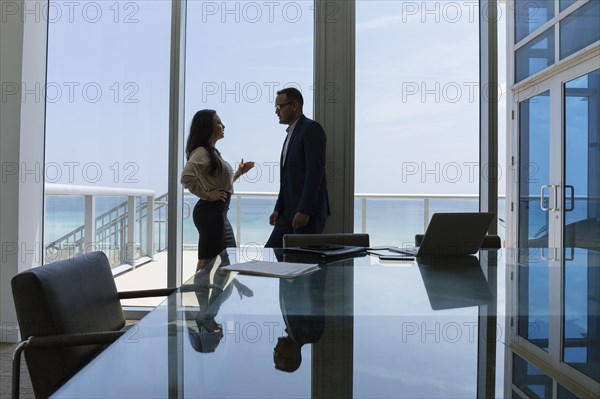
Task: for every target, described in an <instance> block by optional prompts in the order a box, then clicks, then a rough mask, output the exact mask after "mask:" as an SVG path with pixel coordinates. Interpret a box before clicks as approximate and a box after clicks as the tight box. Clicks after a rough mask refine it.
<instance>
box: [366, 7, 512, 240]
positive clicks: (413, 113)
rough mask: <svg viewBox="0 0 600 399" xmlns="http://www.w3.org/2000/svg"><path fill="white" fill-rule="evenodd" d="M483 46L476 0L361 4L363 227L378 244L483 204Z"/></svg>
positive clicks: (403, 237)
mask: <svg viewBox="0 0 600 399" xmlns="http://www.w3.org/2000/svg"><path fill="white" fill-rule="evenodd" d="M503 22H504V21H503ZM501 23H502V22H499V24H501ZM374 43H377V45H376V46H375V45H374ZM478 49H479V8H478V5H477V3H476V2H474V3H469V2H464V3H462V2H427V1H426V2H414V1H357V3H356V119H355V126H356V146H355V148H356V150H355V153H356V157H355V192H356V193H357V196H358V197H359V198H358V199H357V201H356V206H357V207H359V209H360V211H357V212H355V228H356V230H357V231H361V230H360V229H362V220H363V215H364V216H365V220H366V231H367V232H368V233H369V234H370V235H371V242H372V243H373V245H386V244H387V245H389V244H390V243H397V244H400V243H403V242H407V243H408V242H410V243H413V242H414V234H415V233H417V232H419V233H420V232H423V231H424V228H425V226H424V222H423V221H424V219H425V218H427V215H430V214H431V213H432V212H434V209H435V210H438V209H445V210H451V211H469V210H473V204H475V209H478V208H477V196H478V192H479V190H478V181H479V178H478V167H479V165H478V163H479V93H480V87H479V68H478V65H479V50H478ZM483 90H485V89H483ZM363 193H364V194H367V195H369V196H370V197H368V198H361V197H360V194H363ZM377 194H385V195H386V196H385V197H383V196H379V198H377ZM409 194H410V195H414V194H420V196H416V198H415V197H414V196H413V197H411V196H408V195H409ZM464 194H472V195H474V197H473V198H467V199H464V198H460V196H461V195H464ZM435 195H446V197H444V198H443V199H435ZM452 195H455V196H456V197H455V198H448V196H452ZM429 200H431V204H429V202H428V201H429ZM434 202H435V203H434ZM430 205H431V210H430V211H427V209H429V207H430ZM363 212H364V213H363ZM427 212H429V213H427Z"/></svg>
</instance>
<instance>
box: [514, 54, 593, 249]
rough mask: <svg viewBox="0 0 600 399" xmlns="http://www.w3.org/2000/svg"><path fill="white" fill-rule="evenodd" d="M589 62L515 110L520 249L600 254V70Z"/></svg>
mask: <svg viewBox="0 0 600 399" xmlns="http://www.w3.org/2000/svg"><path fill="white" fill-rule="evenodd" d="M594 61H596V60H594V59H592V60H590V62H585V63H582V64H581V65H579V66H577V67H576V68H573V69H571V70H568V71H565V72H563V73H561V74H558V75H556V76H554V77H552V78H551V79H549V80H547V81H545V82H542V83H540V84H539V85H537V86H536V87H535V89H536V93H535V94H534V95H532V96H530V97H528V98H526V99H524V100H523V101H521V102H519V105H518V108H517V109H518V122H517V123H518V132H519V136H518V143H519V151H518V154H519V207H518V211H519V222H518V226H519V229H518V245H519V247H520V248H556V247H579V248H587V249H596V250H598V249H600V238H599V237H600V178H599V175H600V122H599V121H600V116H599V115H598V112H597V110H598V109H599V107H600V100H599V90H600V87H599V85H600V70H599V69H597V62H596V63H595V62H594Z"/></svg>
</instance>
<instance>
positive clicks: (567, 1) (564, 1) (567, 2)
mask: <svg viewBox="0 0 600 399" xmlns="http://www.w3.org/2000/svg"><path fill="white" fill-rule="evenodd" d="M576 1H577V0H560V11H561V12H562V11H564V10H566V9H567V8H568V7H569V6H571V5H572V4H574V3H575V2H576Z"/></svg>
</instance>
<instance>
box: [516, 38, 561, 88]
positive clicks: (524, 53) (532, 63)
mask: <svg viewBox="0 0 600 399" xmlns="http://www.w3.org/2000/svg"><path fill="white" fill-rule="evenodd" d="M552 64H554V27H552V28H550V29H548V30H546V31H545V32H544V33H542V34H541V35H539V36H538V37H536V38H535V39H533V40H532V41H530V42H529V43H527V44H525V45H524V46H523V47H521V48H520V49H518V50H517V51H516V54H515V79H516V80H515V82H520V81H521V80H523V79H525V78H527V77H529V76H531V75H533V74H535V73H537V72H539V71H541V70H543V69H545V68H546V67H548V66H550V65H552Z"/></svg>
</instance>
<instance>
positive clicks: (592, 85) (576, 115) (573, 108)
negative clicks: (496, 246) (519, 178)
mask: <svg viewBox="0 0 600 399" xmlns="http://www.w3.org/2000/svg"><path fill="white" fill-rule="evenodd" d="M599 91H600V69H596V70H595V71H592V72H590V73H588V74H585V75H582V76H580V77H578V78H575V79H572V80H570V81H568V82H566V83H565V84H564V90H563V97H564V143H565V146H564V157H565V172H564V173H565V185H564V188H563V196H564V200H563V201H564V206H563V211H564V221H565V222H564V227H563V240H564V241H563V242H564V246H565V247H579V248H587V249H595V250H600V178H599V175H600V115H599V114H598V110H599V109H600V94H599Z"/></svg>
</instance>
